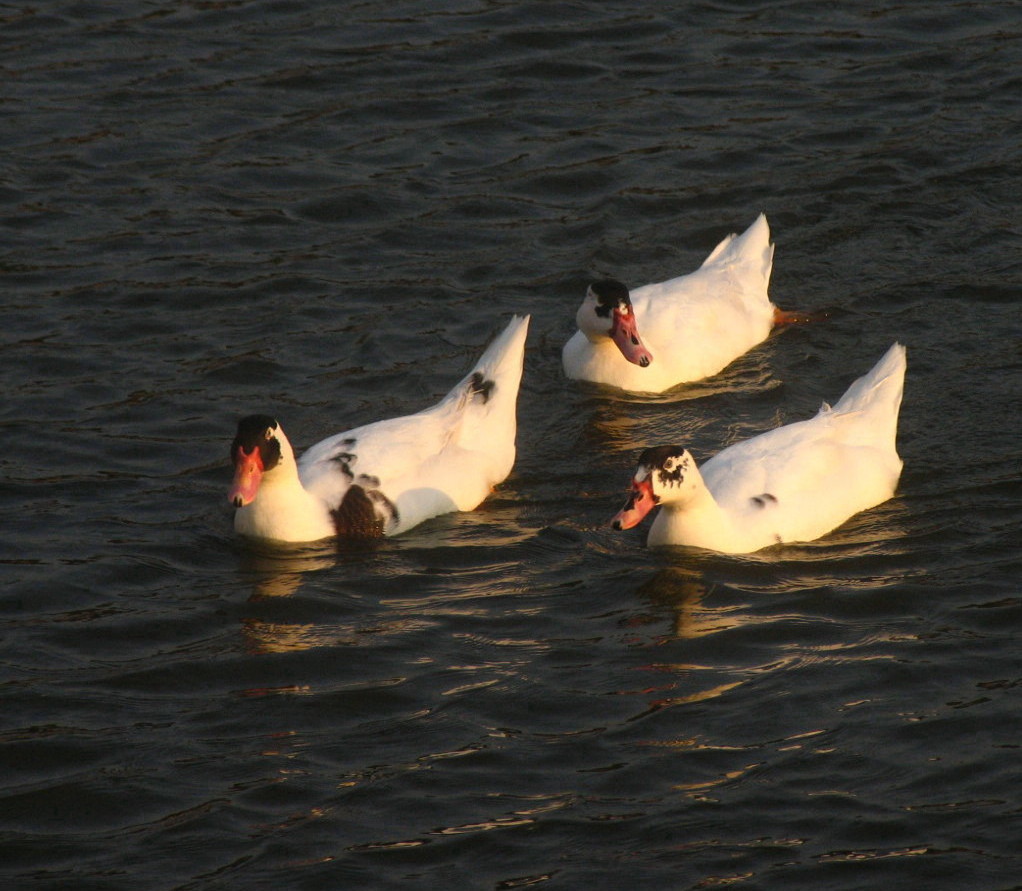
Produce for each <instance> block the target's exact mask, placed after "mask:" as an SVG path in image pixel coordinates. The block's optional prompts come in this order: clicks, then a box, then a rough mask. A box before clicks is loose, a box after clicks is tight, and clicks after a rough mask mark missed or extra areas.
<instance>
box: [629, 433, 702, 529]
mask: <svg viewBox="0 0 1022 891" xmlns="http://www.w3.org/2000/svg"><path fill="white" fill-rule="evenodd" d="M697 476H698V471H697V470H696V462H695V458H693V457H692V453H691V452H690V451H689V450H688V449H686V448H685V447H684V446H657V447H656V448H652V449H646V451H644V452H643V453H642V454H641V455H640V456H639V461H638V464H637V466H636V468H635V474H634V475H633V476H632V484H631V492H630V493H629V495H628V500H627V501H626V502H625V506H624V507H622V508H621V510H619V511H618V512H617V513H616V514H615V515H614V518H613V519H612V520H611V521H610V525H611V526H612V527H613V528H614V529H631V528H632V527H633V526H636V525H638V523H639V522H640V521H641V520H642V518H643V517H645V516H646V514H648V513H649V512H650V511H651V510H652V509H653V508H654V507H656V506H657V505H658V504H661V503H668V502H671V501H682V500H685V498H686V497H688V493H690V492H691V491H692V490H693V488H694V485H693V483H694V482H695V478H696V477H697Z"/></svg>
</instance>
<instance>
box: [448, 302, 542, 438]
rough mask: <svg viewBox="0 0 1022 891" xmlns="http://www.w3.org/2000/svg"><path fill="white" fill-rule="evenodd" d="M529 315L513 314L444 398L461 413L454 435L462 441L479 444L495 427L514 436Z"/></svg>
mask: <svg viewBox="0 0 1022 891" xmlns="http://www.w3.org/2000/svg"><path fill="white" fill-rule="evenodd" d="M529 319H530V316H517V315H516V316H514V317H513V318H512V319H511V321H510V322H509V323H508V325H507V327H506V328H505V329H504V330H503V331H502V332H501V333H500V334H498V335H497V336H496V337H495V338H494V339H493V341H492V342H491V343H490V345H489V346H488V347H487V348H486V350H485V351H484V352H483V354H482V356H480V357H479V361H478V362H476V364H475V365H474V366H473V368H472V370H471V371H470V372H469V373H468V374H467V375H465V377H464V378H462V380H461V382H460V383H459V384H458V385H457V386H456V387H455V388H454V389H453V390H451V392H450V393H449V394H448V396H447V399H446V400H444V402H446V403H450V402H451V401H453V402H454V403H455V404H456V406H457V408H456V410H457V411H458V412H459V413H460V414H461V418H462V420H461V423H460V425H459V433H458V436H457V439H458V441H459V442H461V444H462V445H464V446H466V447H472V448H475V447H482V446H484V445H485V440H486V437H487V436H491V435H492V434H493V431H495V430H502V431H505V432H506V431H508V430H510V431H511V432H512V438H513V435H514V434H513V431H514V429H515V426H516V424H515V419H516V408H517V404H518V387H519V385H520V383H521V379H522V366H523V364H524V360H525V337H526V335H527V334H528V332H529Z"/></svg>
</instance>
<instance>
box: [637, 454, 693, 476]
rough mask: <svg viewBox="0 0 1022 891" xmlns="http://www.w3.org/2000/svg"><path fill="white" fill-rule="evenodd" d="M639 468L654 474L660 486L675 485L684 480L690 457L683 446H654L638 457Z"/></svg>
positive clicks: (690, 463)
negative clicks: (646, 469) (644, 468)
mask: <svg viewBox="0 0 1022 891" xmlns="http://www.w3.org/2000/svg"><path fill="white" fill-rule="evenodd" d="M639 466H640V467H646V468H648V469H649V471H650V473H656V475H657V480H658V481H659V482H660V484H661V485H677V484H679V483H681V482H683V481H684V480H685V474H686V473H688V472H689V469H690V468H691V466H692V456H691V455H690V454H689V452H688V450H687V449H686V448H685V447H684V446H676V445H673V446H656V447H654V448H651V449H646V451H644V452H643V453H642V454H641V455H640V456H639Z"/></svg>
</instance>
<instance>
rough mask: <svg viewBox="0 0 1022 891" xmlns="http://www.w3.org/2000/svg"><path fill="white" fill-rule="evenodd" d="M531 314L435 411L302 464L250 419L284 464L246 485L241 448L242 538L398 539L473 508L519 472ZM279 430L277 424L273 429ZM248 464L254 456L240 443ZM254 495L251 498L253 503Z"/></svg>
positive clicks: (341, 440) (336, 444)
mask: <svg viewBox="0 0 1022 891" xmlns="http://www.w3.org/2000/svg"><path fill="white" fill-rule="evenodd" d="M528 327H529V317H528V316H524V317H522V316H515V317H514V319H512V321H511V322H510V324H509V325H508V326H507V328H506V329H505V330H504V332H503V333H502V334H500V335H499V336H498V337H497V338H496V339H495V340H494V341H493V343H491V344H490V346H489V347H488V348H487V349H486V351H485V352H484V353H483V355H482V357H481V358H480V359H479V361H478V362H477V363H476V365H475V367H474V368H473V369H472V371H470V372H469V373H468V374H467V375H466V376H465V377H464V378H463V379H462V380H461V381H460V382H459V383H458V384H457V386H455V387H454V389H452V390H451V391H450V393H448V394H447V395H446V396H445V397H444V398H443V399H441V400H440V402H438V403H437V404H436V405H434V406H432V407H431V408H427V409H425V410H424V411H421V412H418V413H417V414H414V415H408V416H406V417H400V418H391V419H389V420H384V421H377V422H375V423H372V424H366V425H364V426H362V427H357V428H355V429H353V430H349V431H346V432H344V433H338V434H336V435H334V436H331V437H329V438H327V439H325V440H323V441H322V442H319V443H317V444H316V445H314V446H312V447H311V448H309V449H308V450H307V451H306V452H305V454H304V455H302V457H301V458H300V459H299V460H298V461H297V462H296V461H295V458H294V452H293V450H292V448H291V445H290V443H289V442H288V441H287V437H286V436H285V435H284V432H283V430H282V429H281V428H280V425H279V424H276V421H275V420H274V419H273V418H270V417H269V416H254V417H253V418H247V419H245V421H243V422H242V425H244V424H246V423H247V424H248V426H249V427H250V428H252V429H253V430H256V431H257V432H258V436H257V437H256V438H257V439H258V438H259V436H261V437H262V438H263V439H264V440H265V441H266V442H271V441H273V440H275V441H276V442H277V443H278V444H279V449H280V460H279V463H277V464H276V466H274V467H273V468H272V469H267V470H264V471H262V473H261V479H260V480H259V481H257V483H256V485H255V487H254V488H253V487H251V486H248V487H246V483H247V481H246V480H245V479H239V477H242V475H243V470H244V467H243V466H242V464H239V459H238V457H237V449H238V444H239V439H241V438H242V426H241V425H239V438H238V439H236V440H235V445H234V447H232V455H234V456H235V464H236V468H237V473H236V476H235V485H234V486H233V487H232V489H231V495H230V497H231V499H232V500H233V501H234V502H235V504H236V505H238V504H241V506H239V507H238V510H237V511H236V512H235V517H234V527H235V530H236V531H237V532H239V533H240V534H242V535H247V536H251V537H254V538H265V539H276V540H278V541H291V542H296V541H315V540H318V539H321V538H327V537H331V536H335V535H354V536H360V537H363V536H371V535H374V534H384V535H396V534H399V533H401V532H405V531H406V530H408V529H411V528H412V527H413V526H416V525H418V524H419V523H421V522H423V521H424V520H427V519H429V518H430V517H435V516H437V515H439V514H443V513H448V512H450V511H456V510H472V509H473V508H475V507H477V506H478V505H479V504H480V503H481V502H482V501H483V499H484V498H486V496H487V495H488V494H489V493H490V491H491V490H492V488H493V486H495V485H497V484H498V483H500V482H501V481H503V480H504V479H505V478H506V477H507V475H508V474H509V473H510V472H511V469H512V467H513V466H514V461H515V436H516V432H517V422H516V407H517V401H518V388H519V384H520V382H521V376H522V364H523V358H524V350H525V338H526V334H527V332H528ZM271 424H272V425H275V426H271ZM241 448H242V459H251V457H252V455H253V454H254V449H253V451H251V452H250V451H249V449H251V448H252V446H249V447H248V448H246V447H245V446H244V445H242V447H241ZM249 494H251V495H252V498H251V500H247V499H248V495H249Z"/></svg>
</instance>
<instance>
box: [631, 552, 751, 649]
mask: <svg viewBox="0 0 1022 891" xmlns="http://www.w3.org/2000/svg"><path fill="white" fill-rule="evenodd" d="M711 590H712V588H711V586H710V585H708V584H707V583H706V581H705V579H704V578H703V576H702V574H701V573H700V572H698V571H696V570H695V569H692V568H690V567H688V566H677V565H675V566H665V567H664V568H662V569H661V570H660V571H659V572H657V574H656V575H654V576H653V577H652V578H651V579H649V580H648V581H646V582H644V583H643V584H641V585H640V586H639V588H638V589H637V590H636V594H638V595H639V596H640V597H643V598H645V599H646V600H648V601H649V602H650V603H651V604H653V605H654V606H657V607H660V608H666V609H667V610H669V611H670V613H671V615H672V619H673V621H672V630H673V633H674V636H675V637H677V638H681V639H693V638H697V637H703V636H704V635H707V634H716V633H717V632H720V631H727V630H728V629H730V628H735V627H737V626H739V625H742V624H745V623H746V622H748V621H749V617H748V616H747V615H742V614H739V613H738V611H737V608H734V607H732V608H728V607H718V608H710V607H706V606H704V605H703V600H704V599H705V598H706V596H707V595H708V594H709V593H710V591H711Z"/></svg>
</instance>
